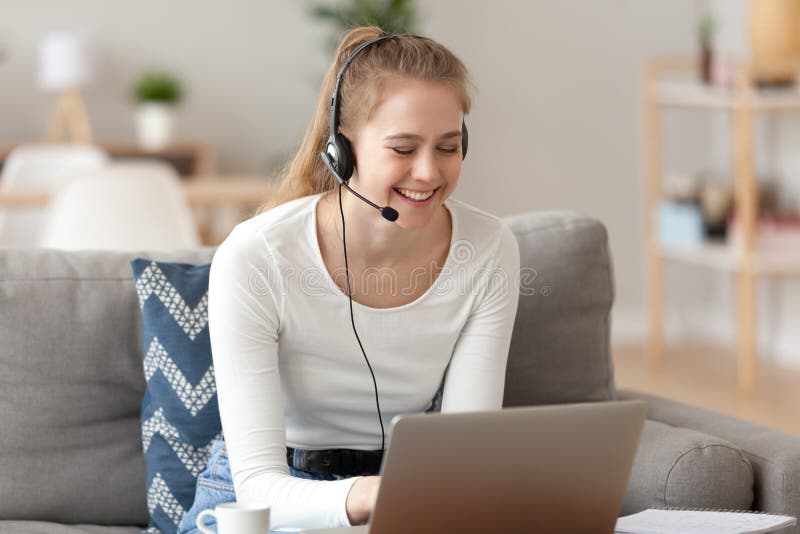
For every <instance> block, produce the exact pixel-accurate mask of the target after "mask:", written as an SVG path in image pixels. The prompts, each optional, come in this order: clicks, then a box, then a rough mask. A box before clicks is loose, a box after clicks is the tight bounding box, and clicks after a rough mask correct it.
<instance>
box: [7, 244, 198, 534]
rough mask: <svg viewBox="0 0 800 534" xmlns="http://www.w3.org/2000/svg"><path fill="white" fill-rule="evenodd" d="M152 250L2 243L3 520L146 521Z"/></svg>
mask: <svg viewBox="0 0 800 534" xmlns="http://www.w3.org/2000/svg"><path fill="white" fill-rule="evenodd" d="M213 252H214V251H213V249H211V248H207V249H197V250H191V251H175V252H169V253H161V254H158V255H150V257H154V258H155V259H159V260H164V261H185V262H192V263H202V262H208V261H210V260H211V257H212V255H213ZM142 255H143V253H142V252H139V253H116V252H107V251H103V252H101V251H81V252H69V253H67V252H63V251H57V250H36V249H32V250H0V302H1V303H2V305H1V306H0V336H2V343H0V429H2V431H0V451H2V452H1V453H0V474H1V475H0V520H3V519H7V520H23V519H35V520H39V521H54V522H61V523H81V524H98V525H136V526H140V525H146V524H147V521H148V512H147V506H146V500H145V496H146V491H145V465H144V459H143V455H142V441H141V425H140V419H139V415H140V411H141V405H142V396H143V395H144V390H145V380H144V373H143V372H142V352H141V330H140V328H141V322H140V312H139V304H138V301H137V297H136V289H135V287H134V283H133V277H132V276H131V270H130V263H129V262H130V261H131V259H133V258H135V257H137V256H142Z"/></svg>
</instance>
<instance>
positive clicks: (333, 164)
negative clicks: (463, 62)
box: [319, 33, 469, 458]
mask: <svg viewBox="0 0 800 534" xmlns="http://www.w3.org/2000/svg"><path fill="white" fill-rule="evenodd" d="M396 37H403V36H402V35H391V34H387V33H383V34H381V36H380V37H377V38H375V39H372V40H370V41H366V42H364V43H361V44H360V45H358V47H356V48H355V49H354V50H353V51H352V52H351V53H350V55H349V56H348V57H347V59H345V61H344V63H343V64H342V66H341V68H340V69H339V72H338V73H337V75H336V84H335V85H334V88H333V95H332V96H331V104H330V134H329V137H328V142H327V143H326V145H325V150H324V151H322V152H320V154H319V155H320V158H322V161H323V163H325V166H326V167H327V168H328V170H329V171H330V172H331V174H332V175H333V176H334V177H335V178H336V180H337V181H338V182H339V213H340V214H341V217H342V248H343V249H344V270H345V275H346V277H347V298H348V300H349V302H350V324H351V325H352V327H353V334H354V335H355V337H356V341H358V346H359V348H361V354H363V355H364V360H365V361H366V362H367V367H368V368H369V372H370V375H371V376H372V384H373V386H374V388H375V405H376V407H377V409H378V422H379V423H380V426H381V458H382V457H383V454H384V452H385V445H386V437H385V431H384V428H383V415H382V414H381V404H380V399H379V396H378V383H377V381H376V380H375V372H374V371H373V370H372V365H371V364H370V363H369V358H367V353H366V352H365V351H364V345H363V344H362V343H361V338H359V336H358V331H357V330H356V323H355V320H354V319H353V294H352V290H351V287H350V267H349V264H348V261H347V239H346V235H347V234H346V231H345V224H344V209H343V208H342V187H344V188H345V189H347V190H348V191H350V192H351V193H353V194H354V195H355V196H356V197H357V198H359V199H360V200H362V201H364V202H365V203H367V204H368V205H370V206H372V207H373V208H375V209H376V210H378V211H379V212H380V213H381V215H382V216H383V218H384V219H386V220H387V221H390V222H394V221H396V220H397V217H398V213H397V210H395V209H394V208H392V207H389V206H379V205H378V204H375V203H374V202H372V201H370V200H368V199H366V198H365V197H363V196H361V195H360V194H359V193H357V192H356V191H354V190H353V189H352V188H351V187H350V186H349V185H348V183H347V182H348V180H350V177H351V176H352V175H353V169H354V168H355V156H354V155H353V149H352V146H351V145H350V140H349V139H347V137H345V136H344V135H342V134H341V133H340V132H339V87H340V85H341V83H342V77H343V76H344V73H345V70H346V69H347V66H348V65H349V64H350V62H351V61H353V59H355V57H356V56H357V55H358V54H359V53H361V51H362V50H364V49H365V48H367V47H369V46H372V45H374V44H376V43H380V42H381V41H386V40H388V39H394V38H396ZM408 37H415V38H418V39H427V37H420V36H418V35H409V36H408ZM468 140H469V137H468V132H467V125H466V124H465V123H464V121H463V119H462V121H461V159H462V160H463V159H464V158H465V157H466V155H467V146H468V144H469V143H468Z"/></svg>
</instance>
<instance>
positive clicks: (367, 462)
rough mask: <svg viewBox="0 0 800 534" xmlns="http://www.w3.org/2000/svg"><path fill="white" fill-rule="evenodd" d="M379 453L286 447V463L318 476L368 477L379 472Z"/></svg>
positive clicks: (380, 454)
mask: <svg viewBox="0 0 800 534" xmlns="http://www.w3.org/2000/svg"><path fill="white" fill-rule="evenodd" d="M381 457H382V453H381V451H359V450H355V449H327V450H307V449H293V448H291V447H286V462H287V463H288V464H289V465H290V466H292V467H294V468H295V469H298V470H300V471H305V472H307V473H314V474H318V475H325V474H330V475H340V476H369V475H377V474H378V472H380V470H381Z"/></svg>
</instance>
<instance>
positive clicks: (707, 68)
mask: <svg viewBox="0 0 800 534" xmlns="http://www.w3.org/2000/svg"><path fill="white" fill-rule="evenodd" d="M716 29H717V28H716V24H715V23H714V17H712V15H711V13H710V12H706V13H705V14H703V17H702V18H701V19H700V24H699V25H698V28H697V34H698V37H699V38H700V79H701V80H703V83H707V84H712V83H714V76H713V73H714V59H715V58H714V44H713V40H714V33H715V32H716Z"/></svg>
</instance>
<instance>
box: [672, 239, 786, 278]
mask: <svg viewBox="0 0 800 534" xmlns="http://www.w3.org/2000/svg"><path fill="white" fill-rule="evenodd" d="M658 254H659V255H660V256H661V258H663V259H665V260H669V261H676V262H681V263H688V264H693V265H699V266H702V267H708V268H712V269H720V270H723V271H729V272H732V273H736V272H742V271H745V272H749V273H751V274H753V275H755V276H761V277H781V276H800V251H796V250H759V249H758V248H757V249H756V250H755V251H753V253H752V254H751V256H750V258H749V259H747V257H746V256H744V255H743V253H742V250H741V249H740V248H738V247H736V246H734V245H729V244H726V243H714V242H706V243H700V244H697V245H667V244H661V245H660V246H659V248H658Z"/></svg>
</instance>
